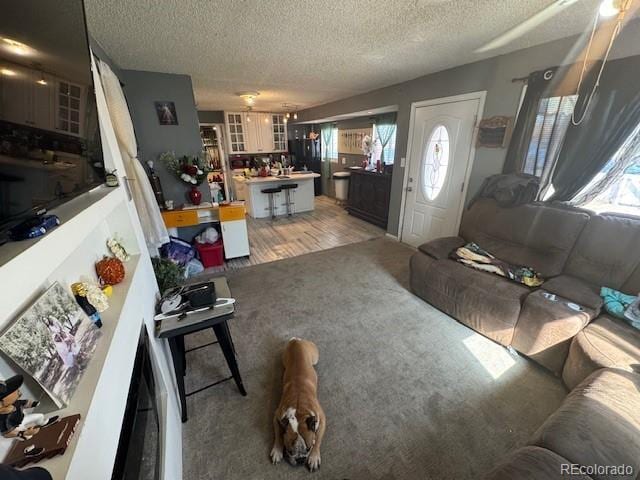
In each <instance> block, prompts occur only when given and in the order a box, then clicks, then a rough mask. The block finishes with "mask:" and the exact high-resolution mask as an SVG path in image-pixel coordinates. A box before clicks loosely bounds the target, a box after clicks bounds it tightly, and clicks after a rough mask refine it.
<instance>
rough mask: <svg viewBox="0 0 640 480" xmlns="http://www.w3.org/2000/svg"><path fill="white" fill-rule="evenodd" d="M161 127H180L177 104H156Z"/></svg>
mask: <svg viewBox="0 0 640 480" xmlns="http://www.w3.org/2000/svg"><path fill="white" fill-rule="evenodd" d="M155 105H156V113H157V114H158V121H159V122H160V125H178V115H177V114H176V104H175V103H173V102H155Z"/></svg>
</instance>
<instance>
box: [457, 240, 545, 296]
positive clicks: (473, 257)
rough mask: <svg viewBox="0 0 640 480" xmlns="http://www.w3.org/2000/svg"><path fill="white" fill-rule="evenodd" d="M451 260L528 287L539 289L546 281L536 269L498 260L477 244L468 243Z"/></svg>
mask: <svg viewBox="0 0 640 480" xmlns="http://www.w3.org/2000/svg"><path fill="white" fill-rule="evenodd" d="M451 258H453V259H454V260H456V261H457V262H460V263H462V264H464V265H467V266H469V267H471V268H475V269H476V270H482V271H483V272H489V273H495V274H496V275H500V276H501V277H506V278H508V279H510V280H513V281H514V282H518V283H522V284H524V285H527V286H528V287H538V286H540V285H542V282H543V281H544V280H543V279H542V277H541V276H540V274H539V273H538V272H536V271H535V270H534V269H532V268H530V267H523V266H521V265H512V264H510V263H507V262H504V261H502V260H498V259H497V258H496V257H494V256H493V255H491V254H490V253H489V252H487V251H486V250H483V249H482V248H480V246H479V245H478V244H476V243H467V244H466V245H465V246H464V247H460V248H458V249H457V250H455V251H454V252H453V253H452V254H451Z"/></svg>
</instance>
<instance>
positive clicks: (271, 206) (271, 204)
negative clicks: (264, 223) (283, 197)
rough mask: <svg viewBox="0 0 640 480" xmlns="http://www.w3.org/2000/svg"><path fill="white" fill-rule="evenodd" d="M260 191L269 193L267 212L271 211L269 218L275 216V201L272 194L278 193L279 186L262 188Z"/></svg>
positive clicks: (279, 190)
mask: <svg viewBox="0 0 640 480" xmlns="http://www.w3.org/2000/svg"><path fill="white" fill-rule="evenodd" d="M260 191H261V192H262V193H266V194H267V195H269V212H271V218H276V210H277V207H276V203H275V202H274V200H273V195H274V194H275V193H280V192H281V191H282V189H281V188H280V187H276V188H265V189H264V190H260Z"/></svg>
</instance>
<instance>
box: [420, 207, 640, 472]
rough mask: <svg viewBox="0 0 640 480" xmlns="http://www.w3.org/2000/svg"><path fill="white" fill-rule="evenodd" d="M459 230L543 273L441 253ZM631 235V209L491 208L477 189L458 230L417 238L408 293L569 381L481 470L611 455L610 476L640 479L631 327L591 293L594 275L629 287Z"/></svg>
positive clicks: (638, 341)
mask: <svg viewBox="0 0 640 480" xmlns="http://www.w3.org/2000/svg"><path fill="white" fill-rule="evenodd" d="M468 242H475V243H477V244H479V245H480V246H481V247H482V248H484V249H486V250H488V251H489V252H491V253H493V254H494V255H495V256H496V257H497V258H499V259H501V260H505V261H508V262H510V263H514V264H519V265H527V266H530V267H532V268H534V269H536V270H537V271H539V272H540V273H541V274H542V275H543V276H544V277H545V279H546V281H545V282H544V283H543V284H542V285H541V286H540V287H539V288H537V289H532V288H529V287H526V286H523V285H520V284H517V283H514V282H511V281H509V280H506V279H504V278H501V277H499V276H496V275H493V274H489V273H485V272H480V271H477V270H473V269H471V268H468V267H466V266H464V265H462V264H460V263H457V262H455V261H453V260H451V259H450V258H449V256H450V254H451V252H452V251H453V250H455V249H456V248H458V247H460V246H462V245H464V244H466V243H468ZM638 246H640V218H638V217H632V216H624V215H617V214H601V215H596V214H593V213H591V212H588V211H584V210H580V209H573V208H564V207H559V206H553V205H546V204H530V205H524V206H519V207H513V208H501V207H499V206H498V205H497V204H496V202H495V201H493V200H489V199H482V200H479V201H478V202H476V203H475V204H474V205H473V206H472V207H471V208H470V209H469V210H468V211H466V212H465V215H464V217H463V221H462V225H461V227H460V236H458V237H446V238H439V239H436V240H434V241H431V242H428V243H426V244H424V245H421V246H420V247H419V248H418V251H417V252H416V253H415V254H414V255H413V256H412V258H411V262H410V284H411V289H412V290H413V292H414V293H415V294H416V295H418V296H420V297H421V298H423V299H424V300H426V301H427V302H429V303H431V304H432V305H434V306H435V307H436V308H438V309H440V310H442V311H443V312H445V313H447V314H449V315H451V316H452V317H454V318H456V319H457V320H458V321H460V322H461V323H463V324H465V325H467V326H468V327H470V328H473V329H474V330H476V331H478V332H479V333H481V334H483V335H485V336H486V337H489V338H491V339H492V340H494V341H496V342H498V343H500V344H502V345H505V346H508V347H512V348H514V349H515V350H517V351H519V352H520V353H522V354H524V355H526V356H527V357H529V358H530V359H532V360H534V361H535V362H537V363H539V364H540V365H542V366H543V367H545V368H547V369H548V370H550V371H552V372H554V373H555V374H556V375H561V376H562V379H563V381H564V383H565V384H566V385H567V387H568V388H569V389H570V390H572V392H571V393H570V394H569V396H568V397H567V399H566V401H565V402H564V404H563V406H562V407H561V408H560V409H559V410H558V411H557V412H556V413H555V414H553V415H552V416H551V417H550V418H549V419H548V420H547V422H545V424H544V425H543V426H542V427H541V428H540V430H539V431H538V432H537V433H536V435H535V436H534V438H533V439H532V441H531V445H530V446H527V447H524V448H522V449H520V450H518V451H516V452H515V453H514V454H513V455H512V456H511V457H509V458H508V459H506V460H505V462H504V463H502V464H501V465H499V466H498V467H496V469H494V471H492V472H491V474H490V475H489V477H488V478H491V479H507V478H523V479H529V478H531V479H549V478H562V477H561V475H560V474H559V472H560V471H559V466H560V465H561V464H566V463H574V464H578V465H592V464H594V463H599V464H612V462H613V463H615V464H620V463H626V465H631V466H632V468H633V469H634V470H633V471H634V473H633V475H632V476H628V477H625V476H620V477H615V478H634V479H638V480H640V331H638V330H636V329H634V328H632V327H631V326H630V325H628V324H627V323H625V322H623V321H621V320H618V319H616V318H613V317H611V316H609V315H607V314H605V313H603V310H602V299H601V298H600V295H599V292H600V287H601V286H607V287H611V288H614V289H617V290H621V291H623V292H625V293H629V294H632V295H637V294H638V292H640V254H638ZM545 292H550V293H554V294H555V295H556V296H557V299H558V301H557V302H552V301H550V300H548V299H547V298H545V296H544V295H543V293H545ZM569 302H571V303H577V304H579V305H580V306H581V307H582V308H581V310H580V311H575V310H573V309H571V308H569V307H568V306H567V303H569ZM616 462H617V463H616ZM572 478H573V477H572ZM575 478H594V479H597V478H614V477H613V476H607V475H604V476H603V475H602V474H601V473H600V474H599V473H598V472H596V473H595V474H593V475H592V477H589V476H588V475H583V476H582V477H580V476H575Z"/></svg>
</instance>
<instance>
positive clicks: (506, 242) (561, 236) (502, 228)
mask: <svg viewBox="0 0 640 480" xmlns="http://www.w3.org/2000/svg"><path fill="white" fill-rule="evenodd" d="M588 220H589V215H588V214H587V213H585V212H584V211H581V210H576V209H565V208H559V207H555V206H548V205H542V204H530V205H521V206H517V207H513V208H501V207H499V206H498V204H497V203H496V202H495V200H491V199H481V200H478V201H477V202H475V203H474V204H473V206H472V207H471V208H470V209H469V210H468V211H466V212H465V214H464V217H463V220H462V224H461V227H460V236H461V237H463V238H464V239H465V240H467V241H468V242H475V243H477V244H478V245H480V246H481V247H482V248H483V249H485V250H487V251H488V252H490V253H491V254H493V255H494V256H495V257H496V258H499V259H500V260H504V261H506V262H509V263H513V264H516V265H525V266H528V267H531V268H533V269H534V270H537V271H538V272H540V273H541V274H542V275H543V276H544V277H552V276H555V275H559V274H560V273H561V272H562V269H563V267H564V265H565V263H566V261H567V258H568V256H569V253H570V252H571V249H572V248H573V246H574V244H575V242H576V239H577V238H578V236H579V235H580V232H581V231H582V229H583V228H584V226H585V225H586V223H587V221H588ZM550 232H552V234H551V233H550Z"/></svg>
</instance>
